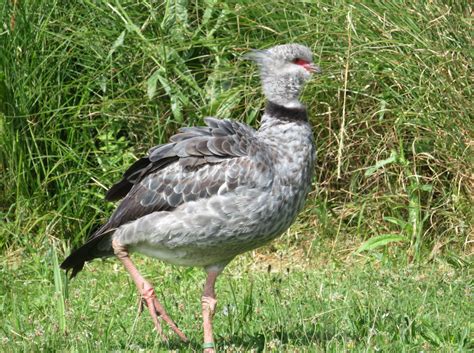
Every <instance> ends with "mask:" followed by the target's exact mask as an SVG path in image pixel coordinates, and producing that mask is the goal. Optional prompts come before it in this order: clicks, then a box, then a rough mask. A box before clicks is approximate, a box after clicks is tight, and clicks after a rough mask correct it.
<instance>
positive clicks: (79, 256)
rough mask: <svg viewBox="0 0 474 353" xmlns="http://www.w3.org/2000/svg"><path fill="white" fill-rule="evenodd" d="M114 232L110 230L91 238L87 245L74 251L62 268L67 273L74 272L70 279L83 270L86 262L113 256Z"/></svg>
mask: <svg viewBox="0 0 474 353" xmlns="http://www.w3.org/2000/svg"><path fill="white" fill-rule="evenodd" d="M99 231H100V230H99ZM114 231H115V229H110V230H107V231H105V232H104V233H101V234H97V235H95V236H93V237H91V238H90V239H89V240H88V241H87V243H85V244H84V245H82V246H81V247H80V248H78V249H76V250H73V252H72V253H71V255H69V256H68V257H67V258H66V259H65V260H64V261H63V263H62V264H61V268H62V269H64V270H66V272H69V270H72V272H71V276H70V278H74V277H75V276H76V275H77V274H78V273H79V271H81V270H82V268H83V267H84V264H85V263H86V261H91V260H93V259H96V258H100V257H108V256H112V255H113V249H112V234H113V232H114Z"/></svg>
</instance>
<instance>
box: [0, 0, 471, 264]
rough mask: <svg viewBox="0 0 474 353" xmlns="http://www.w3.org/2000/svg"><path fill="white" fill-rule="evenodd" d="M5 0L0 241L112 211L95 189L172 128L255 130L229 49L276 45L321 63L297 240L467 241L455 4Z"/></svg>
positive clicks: (467, 65)
mask: <svg viewBox="0 0 474 353" xmlns="http://www.w3.org/2000/svg"><path fill="white" fill-rule="evenodd" d="M1 7H2V8H1V13H0V18H1V22H2V24H3V29H2V32H1V33H0V51H1V52H0V68H1V71H0V72H1V73H0V117H1V120H0V121H1V131H0V134H1V136H0V139H1V141H2V149H1V154H0V158H1V166H0V168H1V171H2V176H1V186H0V187H1V195H0V203H1V212H2V217H3V218H4V222H3V223H2V225H1V233H0V247H1V248H3V249H5V248H16V247H30V246H36V245H38V244H44V243H45V240H48V239H51V238H60V239H68V240H71V241H72V242H73V243H76V244H77V243H78V242H80V241H81V239H83V238H84V237H85V235H86V234H87V233H88V232H90V231H91V229H92V228H94V227H95V226H97V225H98V224H99V223H100V222H101V221H102V220H103V219H104V218H105V217H106V216H107V215H108V214H109V212H110V210H111V208H112V207H113V206H112V205H108V204H105V203H104V202H103V194H104V191H105V189H106V188H107V187H109V186H110V185H111V184H112V183H113V181H114V180H116V179H117V178H118V177H119V176H120V174H121V173H122V172H123V171H124V169H125V168H126V166H127V165H129V164H130V163H131V162H133V161H134V160H135V158H137V157H138V156H140V155H141V154H143V153H144V152H145V151H146V150H147V149H148V148H149V147H150V146H152V145H154V144H158V143H160V142H163V141H165V140H166V138H167V137H168V136H169V135H170V134H171V133H173V132H174V131H175V130H176V129H177V128H178V127H179V126H183V125H192V124H199V123H201V122H202V119H203V117H205V116H207V115H215V116H218V117H226V118H234V119H238V120H241V121H245V122H247V123H249V124H252V125H254V126H257V125H258V116H259V114H260V111H261V109H262V104H263V99H262V95H261V94H260V91H259V87H258V79H257V77H256V75H255V69H254V68H253V67H252V66H250V65H248V64H247V63H245V62H243V61H241V60H239V57H240V55H241V54H242V53H244V52H246V51H247V50H248V49H249V48H265V47H269V46H271V45H274V44H277V43H287V42H300V43H303V44H306V45H308V46H310V47H311V48H312V49H313V51H314V53H315V58H316V62H317V63H318V64H319V65H320V66H321V67H322V68H323V70H324V74H323V75H322V76H320V77H318V78H317V79H315V80H314V81H313V82H312V83H310V84H309V85H308V87H307V89H306V90H305V93H304V97H303V100H304V101H305V102H306V103H307V105H308V106H309V108H310V111H311V121H312V124H313V125H314V132H315V136H316V139H317V146H318V163H317V167H316V177H315V180H314V181H315V191H314V192H313V193H312V195H311V198H310V200H309V201H308V207H307V209H306V211H305V213H304V214H303V215H302V217H300V224H302V228H303V229H305V236H304V238H305V239H306V240H307V241H308V242H311V241H312V240H311V239H312V237H313V236H314V234H315V233H316V234H319V235H320V236H325V237H328V238H331V239H335V241H339V240H341V241H342V240H344V239H345V238H352V239H358V240H359V241H363V240H365V239H369V238H374V237H380V236H381V237H382V238H378V239H382V241H383V240H384V239H385V241H386V239H389V240H390V239H392V240H393V239H394V240H400V239H404V240H406V242H404V243H403V244H406V245H403V246H404V247H405V248H404V249H406V251H407V252H408V254H409V256H410V257H415V258H416V257H417V258H420V257H421V256H422V255H423V254H425V255H426V254H428V253H427V251H431V252H432V254H436V253H437V252H439V251H442V250H443V249H445V248H449V247H451V246H453V247H454V248H456V249H457V250H461V251H469V244H471V246H472V242H471V243H469V234H470V232H471V231H472V228H471V226H470V224H472V210H471V209H472V196H471V195H472V191H473V190H472V186H473V185H472V162H473V154H472V138H473V129H472V114H473V111H472V77H470V69H472V59H473V58H472V52H471V51H470V49H469V48H470V45H471V38H470V35H469V29H470V25H471V19H470V14H471V7H470V5H469V2H468V1H457V2H451V3H449V2H448V3H447V2H443V1H431V2H409V3H404V4H402V3H398V2H386V3H373V4H369V3H358V2H354V3H352V4H349V3H347V2H344V1H318V2H316V1H314V2H313V1H301V2H291V3H289V2H287V1H272V2H271V3H265V2H256V1H230V2H229V1H221V0H203V1H187V0H179V1H142V0H139V1H116V2H112V1H111V2H106V1H88V0H82V1H75V2H67V3H66V2H60V1H44V0H39V1H28V0H25V1H5V2H3V5H1ZM387 236H388V237H389V238H387ZM390 236H394V238H390Z"/></svg>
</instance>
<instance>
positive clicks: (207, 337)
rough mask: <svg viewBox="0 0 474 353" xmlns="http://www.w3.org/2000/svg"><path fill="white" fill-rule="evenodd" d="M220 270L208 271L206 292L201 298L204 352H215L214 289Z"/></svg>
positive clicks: (215, 301)
mask: <svg viewBox="0 0 474 353" xmlns="http://www.w3.org/2000/svg"><path fill="white" fill-rule="evenodd" d="M219 273H220V272H208V273H207V279H206V284H205V285H204V293H203V295H202V299H201V305H202V317H203V326H204V345H203V349H204V353H214V352H215V347H214V337H213V335H212V317H213V316H214V312H215V310H216V304H217V300H216V293H215V291H214V285H215V284H216V278H217V276H218V275H219Z"/></svg>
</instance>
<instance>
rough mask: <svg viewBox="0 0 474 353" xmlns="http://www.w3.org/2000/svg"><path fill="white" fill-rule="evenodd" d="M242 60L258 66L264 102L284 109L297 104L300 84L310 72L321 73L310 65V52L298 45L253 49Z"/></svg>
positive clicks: (298, 104)
mask: <svg viewBox="0 0 474 353" xmlns="http://www.w3.org/2000/svg"><path fill="white" fill-rule="evenodd" d="M244 58H246V59H250V60H253V61H255V62H256V63H257V64H258V65H259V68H260V77H261V80H262V86H263V92H264V93H265V96H266V97H267V99H268V100H269V101H272V102H274V103H276V104H279V105H283V106H285V107H288V108H291V107H298V106H300V105H301V103H300V102H299V100H298V98H299V95H300V93H301V89H302V88H303V85H304V83H305V82H306V81H307V80H308V79H309V78H310V77H311V74H312V73H320V72H321V69H320V68H319V67H318V66H316V65H315V64H314V63H313V54H312V53H311V50H310V49H309V48H308V47H306V46H304V45H301V44H284V45H277V46H274V47H272V48H269V49H265V50H253V51H251V52H250V53H247V54H246V55H245V56H244Z"/></svg>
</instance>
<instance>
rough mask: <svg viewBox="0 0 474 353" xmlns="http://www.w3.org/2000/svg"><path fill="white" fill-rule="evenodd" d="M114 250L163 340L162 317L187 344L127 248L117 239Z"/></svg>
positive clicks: (113, 241)
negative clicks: (159, 317) (160, 320)
mask: <svg viewBox="0 0 474 353" xmlns="http://www.w3.org/2000/svg"><path fill="white" fill-rule="evenodd" d="M112 248H113V249H114V253H115V256H117V258H118V259H119V260H120V261H121V262H122V264H123V266H124V267H125V269H126V270H127V272H128V273H129V274H130V276H131V277H132V279H133V281H134V282H135V285H136V286H137V288H138V291H139V292H140V295H141V297H142V298H143V300H144V301H145V303H146V305H147V307H148V311H149V312H150V315H151V318H152V319H153V323H154V324H155V327H156V330H157V331H158V332H159V334H160V335H161V337H162V338H163V340H167V339H166V336H165V335H164V333H163V330H162V329H161V325H160V322H159V321H158V316H161V318H162V319H163V320H164V321H166V323H167V324H168V325H169V326H170V327H171V329H172V330H173V331H174V332H175V333H176V334H177V335H178V336H179V337H180V338H181V339H182V340H183V341H184V342H187V341H188V338H187V337H186V336H185V335H184V333H183V332H181V330H180V329H179V328H178V327H177V326H176V324H175V323H174V322H173V320H171V318H170V317H169V316H168V314H167V313H166V311H165V309H164V308H163V306H162V305H161V304H160V302H159V301H158V299H156V295H155V290H154V289H153V287H152V285H151V284H150V283H149V282H148V281H147V280H145V279H144V278H143V277H142V275H141V274H140V272H138V269H137V268H136V267H135V265H134V263H133V262H132V260H131V259H130V257H129V256H128V250H127V248H126V247H125V246H124V245H122V244H120V243H119V242H118V241H117V240H115V239H114V240H112ZM157 314H158V315H157Z"/></svg>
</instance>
